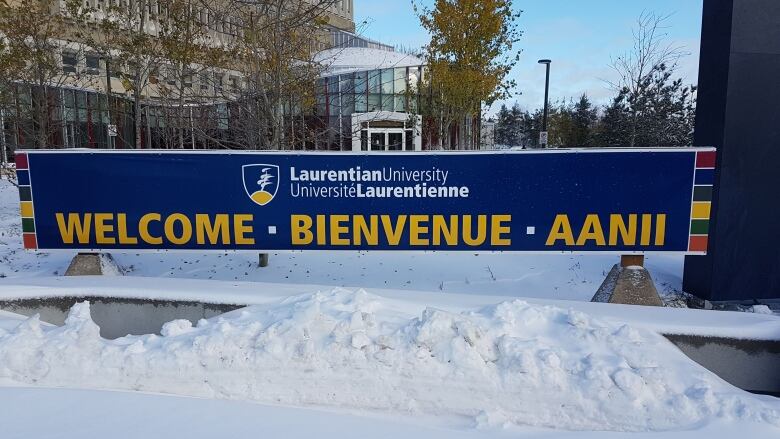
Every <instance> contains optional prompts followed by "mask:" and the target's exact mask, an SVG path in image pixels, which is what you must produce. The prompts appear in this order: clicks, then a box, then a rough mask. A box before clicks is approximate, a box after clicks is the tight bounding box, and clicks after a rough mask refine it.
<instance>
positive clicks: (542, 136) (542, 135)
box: [539, 59, 552, 148]
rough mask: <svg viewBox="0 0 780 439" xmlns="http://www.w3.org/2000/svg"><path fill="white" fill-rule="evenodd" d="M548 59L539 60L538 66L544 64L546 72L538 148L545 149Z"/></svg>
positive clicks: (548, 94)
mask: <svg viewBox="0 0 780 439" xmlns="http://www.w3.org/2000/svg"><path fill="white" fill-rule="evenodd" d="M551 63H552V61H551V60H549V59H540V60H539V64H544V65H545V67H546V70H547V74H546V76H545V80H544V115H543V116H542V131H541V132H540V133H539V147H541V148H547V114H548V111H549V96H550V64H551Z"/></svg>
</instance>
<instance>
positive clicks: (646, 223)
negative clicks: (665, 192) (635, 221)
mask: <svg viewBox="0 0 780 439" xmlns="http://www.w3.org/2000/svg"><path fill="white" fill-rule="evenodd" d="M652 231H653V215H650V214H647V213H646V214H644V215H642V237H641V238H640V239H641V241H640V244H642V245H650V234H651V232H652Z"/></svg>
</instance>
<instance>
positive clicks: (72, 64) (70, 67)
mask: <svg viewBox="0 0 780 439" xmlns="http://www.w3.org/2000/svg"><path fill="white" fill-rule="evenodd" d="M78 63H79V56H78V54H77V53H76V52H70V51H66V52H62V71H63V72H66V73H76V66H78Z"/></svg>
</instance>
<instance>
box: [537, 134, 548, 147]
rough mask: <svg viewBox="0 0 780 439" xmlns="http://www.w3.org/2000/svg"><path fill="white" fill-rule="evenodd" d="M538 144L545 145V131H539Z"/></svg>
mask: <svg viewBox="0 0 780 439" xmlns="http://www.w3.org/2000/svg"><path fill="white" fill-rule="evenodd" d="M539 146H543V147H544V146H547V131H542V132H540V133H539Z"/></svg>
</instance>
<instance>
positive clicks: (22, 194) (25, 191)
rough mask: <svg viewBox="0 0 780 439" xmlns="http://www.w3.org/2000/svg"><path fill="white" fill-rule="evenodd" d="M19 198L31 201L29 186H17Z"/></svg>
mask: <svg viewBox="0 0 780 439" xmlns="http://www.w3.org/2000/svg"><path fill="white" fill-rule="evenodd" d="M19 200H20V201H32V191H31V190H30V186H19Z"/></svg>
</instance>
